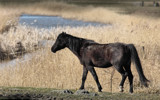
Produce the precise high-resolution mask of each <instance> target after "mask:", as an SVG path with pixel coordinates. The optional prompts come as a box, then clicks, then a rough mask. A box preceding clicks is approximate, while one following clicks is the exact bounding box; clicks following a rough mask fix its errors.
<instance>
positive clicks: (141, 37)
mask: <svg viewBox="0 0 160 100" xmlns="http://www.w3.org/2000/svg"><path fill="white" fill-rule="evenodd" d="M125 10H127V11H128V10H129V9H125ZM125 10H124V8H110V7H109V8H108V7H94V6H86V7H81V6H76V5H70V4H65V3H56V2H52V3H51V2H41V3H36V4H28V5H23V4H22V5H16V4H15V5H7V6H6V5H0V11H2V13H1V15H2V17H1V18H0V19H1V20H2V21H3V22H2V24H0V27H1V30H4V29H5V28H3V26H4V27H6V23H7V21H8V20H9V19H10V18H11V19H10V20H15V19H16V18H18V17H17V16H19V15H21V14H22V13H26V14H39V15H58V16H62V17H65V18H71V19H78V20H84V21H95V22H102V23H106V24H108V23H109V24H111V26H106V27H77V28H71V27H63V28H62V27H58V28H53V29H51V30H50V31H47V30H45V29H42V30H39V29H34V28H27V27H24V26H15V27H16V28H11V29H10V30H8V31H7V30H6V29H5V30H4V31H3V32H2V34H0V38H1V40H0V43H1V49H2V50H4V51H7V52H9V53H10V52H12V50H14V49H15V46H16V44H17V42H21V43H22V45H23V46H24V48H25V49H26V50H28V51H32V50H33V49H34V48H33V47H34V46H35V45H37V44H38V42H39V41H41V40H53V41H54V40H55V39H56V37H57V35H58V34H59V33H61V32H62V31H66V32H67V33H69V34H72V35H75V36H79V37H83V38H88V39H93V40H95V41H96V42H99V43H110V42H124V43H133V44H135V45H136V47H137V49H138V52H139V56H140V59H141V61H142V66H143V69H144V73H145V75H146V77H147V78H148V79H149V80H150V81H151V83H150V87H149V88H148V89H146V88H141V87H140V85H139V78H138V75H137V71H136V70H135V66H134V65H132V70H133V75H134V76H135V77H134V89H135V92H138V93H140V92H146V93H157V92H158V93H159V85H158V84H160V78H159V74H160V68H159V64H160V63H159V60H160V51H159V50H160V45H159V42H160V40H159V38H160V35H159V32H160V28H159V27H160V19H159V18H157V17H153V16H155V15H157V12H155V13H153V16H148V15H150V13H148V12H144V13H143V14H142V11H145V10H147V11H150V9H149V8H147V9H144V8H142V9H138V8H137V9H136V10H135V11H134V12H132V13H130V14H119V13H116V12H119V11H125ZM139 12H140V14H139ZM5 19H6V20H5ZM9 25H11V24H9ZM40 32H42V33H43V35H38V33H40ZM51 46H52V45H49V46H48V47H46V48H43V49H41V50H39V51H38V54H37V55H36V56H34V57H33V58H32V59H31V60H28V61H25V62H23V63H17V65H15V66H14V67H13V66H6V67H5V68H2V69H0V80H2V81H1V82H0V86H11V87H12V86H21V87H47V88H59V89H78V88H79V86H80V83H81V75H82V66H81V65H80V63H79V61H78V59H77V58H76V57H75V56H74V55H73V54H72V53H71V52H70V51H69V50H68V49H64V50H63V51H60V52H57V53H56V54H52V53H51V51H50V47H51ZM96 70H97V74H98V76H99V79H100V83H101V84H102V87H103V90H104V91H109V92H117V91H118V86H119V82H120V80H121V77H120V74H119V73H118V72H115V74H114V77H113V79H112V82H113V83H112V87H111V73H112V70H113V69H112V68H110V69H96ZM86 89H87V90H90V91H97V88H96V84H95V82H94V80H93V78H92V76H91V74H89V76H88V77H87V82H86ZM125 92H128V81H127V80H126V84H125Z"/></svg>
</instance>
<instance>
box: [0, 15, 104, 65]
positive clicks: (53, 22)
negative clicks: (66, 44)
mask: <svg viewBox="0 0 160 100" xmlns="http://www.w3.org/2000/svg"><path fill="white" fill-rule="evenodd" d="M19 24H20V25H25V26H29V27H36V28H44V29H49V28H52V27H55V28H56V27H66V26H70V27H81V26H83V27H85V26H95V27H101V26H106V25H107V24H103V23H98V22H85V21H81V20H73V19H65V18H63V17H60V16H39V15H26V14H23V15H21V16H20V18H19ZM53 43H54V41H49V40H43V41H40V42H39V44H38V45H39V46H40V47H45V46H50V45H52V44H53ZM36 54H37V53H31V54H25V55H24V56H22V57H18V58H16V59H14V60H11V61H6V62H1V63H0V68H4V67H5V66H15V65H16V64H20V63H23V62H26V61H28V60H30V59H31V58H32V57H33V56H34V55H36Z"/></svg>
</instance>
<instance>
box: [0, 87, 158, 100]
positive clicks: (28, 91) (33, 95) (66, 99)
mask: <svg viewBox="0 0 160 100" xmlns="http://www.w3.org/2000/svg"><path fill="white" fill-rule="evenodd" d="M56 91H57V92H56ZM58 91H64V90H57V89H52V88H50V89H49V88H24V87H23V88H22V87H12V88H10V87H7V88H6V87H2V88H1V89H0V95H1V96H0V99H54V100H62V99H63V100H84V99H85V100H111V99H112V100H128V99H129V100H146V99H147V100H159V97H160V96H159V95H157V94H145V93H139V94H137V93H135V94H132V95H131V94H127V93H109V92H103V93H96V94H97V95H96V96H92V95H89V94H91V93H93V94H94V92H89V94H78V95H77V94H76V93H75V92H76V90H69V91H72V93H73V94H71V93H63V92H62V93H60V92H58Z"/></svg>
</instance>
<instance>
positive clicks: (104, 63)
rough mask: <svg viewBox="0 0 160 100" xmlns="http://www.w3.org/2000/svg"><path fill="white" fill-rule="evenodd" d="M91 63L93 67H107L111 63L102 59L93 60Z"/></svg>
mask: <svg viewBox="0 0 160 100" xmlns="http://www.w3.org/2000/svg"><path fill="white" fill-rule="evenodd" d="M92 63H93V65H94V66H95V67H99V68H107V67H111V66H112V64H111V63H110V62H109V61H104V60H101V61H93V62H92Z"/></svg>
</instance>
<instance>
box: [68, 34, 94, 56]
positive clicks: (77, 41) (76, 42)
mask: <svg viewBox="0 0 160 100" xmlns="http://www.w3.org/2000/svg"><path fill="white" fill-rule="evenodd" d="M66 36H67V37H68V48H69V49H70V50H71V51H73V53H74V54H76V55H77V56H80V49H81V48H82V47H83V46H87V45H89V44H93V43H96V42H95V41H94V40H88V39H85V38H79V37H76V36H72V35H69V34H66Z"/></svg>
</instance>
